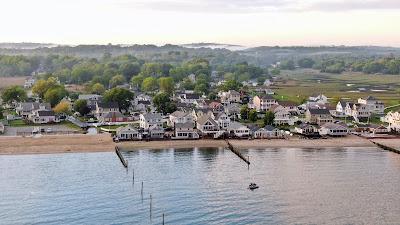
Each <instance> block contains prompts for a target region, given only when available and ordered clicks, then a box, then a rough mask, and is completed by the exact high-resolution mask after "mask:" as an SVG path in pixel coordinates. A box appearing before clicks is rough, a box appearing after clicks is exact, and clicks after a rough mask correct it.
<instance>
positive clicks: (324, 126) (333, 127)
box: [321, 123, 347, 130]
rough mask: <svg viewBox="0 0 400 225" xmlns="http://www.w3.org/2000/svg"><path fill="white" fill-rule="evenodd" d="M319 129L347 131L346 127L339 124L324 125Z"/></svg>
mask: <svg viewBox="0 0 400 225" xmlns="http://www.w3.org/2000/svg"><path fill="white" fill-rule="evenodd" d="M321 127H323V128H327V129H334V130H344V129H347V127H346V126H344V125H342V124H339V123H325V124H323V125H322V126H321Z"/></svg>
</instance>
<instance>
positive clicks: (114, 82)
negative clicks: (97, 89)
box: [110, 74, 126, 87]
mask: <svg viewBox="0 0 400 225" xmlns="http://www.w3.org/2000/svg"><path fill="white" fill-rule="evenodd" d="M125 82H126V80H125V77H124V76H122V75H120V74H119V75H115V76H113V77H112V78H111V80H110V86H111V87H116V86H118V85H122V84H124V83H125Z"/></svg>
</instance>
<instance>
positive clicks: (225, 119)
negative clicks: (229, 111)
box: [215, 112, 231, 129]
mask: <svg viewBox="0 0 400 225" xmlns="http://www.w3.org/2000/svg"><path fill="white" fill-rule="evenodd" d="M215 120H216V121H217V123H218V126H219V128H220V129H226V128H227V127H229V125H230V124H231V118H230V117H229V116H227V115H226V114H225V113H223V112H221V113H218V115H217V116H216V117H215Z"/></svg>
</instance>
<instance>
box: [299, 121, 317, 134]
mask: <svg viewBox="0 0 400 225" xmlns="http://www.w3.org/2000/svg"><path fill="white" fill-rule="evenodd" d="M294 132H295V133H298V134H301V135H304V136H317V135H319V132H318V128H317V127H316V126H314V125H312V124H307V123H302V124H300V125H298V126H296V127H295V128H294Z"/></svg>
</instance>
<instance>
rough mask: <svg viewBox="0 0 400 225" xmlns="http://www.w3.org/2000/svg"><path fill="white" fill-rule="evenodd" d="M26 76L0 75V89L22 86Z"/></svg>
mask: <svg viewBox="0 0 400 225" xmlns="http://www.w3.org/2000/svg"><path fill="white" fill-rule="evenodd" d="M25 79H26V77H0V90H1V89H4V88H6V87H9V86H13V85H19V86H23V85H24V83H25Z"/></svg>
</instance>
